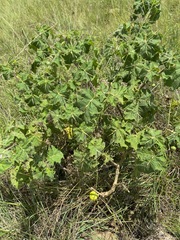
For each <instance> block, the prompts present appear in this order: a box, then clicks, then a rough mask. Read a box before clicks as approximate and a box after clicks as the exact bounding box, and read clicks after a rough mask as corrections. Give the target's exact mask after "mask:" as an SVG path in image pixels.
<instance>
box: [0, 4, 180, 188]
mask: <svg viewBox="0 0 180 240" xmlns="http://www.w3.org/2000/svg"><path fill="white" fill-rule="evenodd" d="M159 14H160V3H159V1H154V0H152V1H140V0H136V1H135V2H134V13H133V14H132V17H131V21H130V22H128V23H125V24H123V25H122V26H120V27H119V29H118V30H117V31H116V32H115V33H114V34H113V36H112V37H111V38H110V39H108V40H107V43H106V45H105V46H103V47H102V48H97V47H96V46H95V41H94V40H93V38H90V37H87V36H82V35H80V33H78V32H76V31H72V32H69V34H67V35H63V34H61V33H56V32H54V31H52V29H50V28H48V27H47V26H42V27H41V28H40V29H38V37H36V38H34V39H33V41H32V42H31V45H30V51H31V53H32V58H33V61H32V64H31V68H30V70H27V69H24V70H22V69H20V68H19V69H18V70H16V74H14V73H13V70H12V71H9V68H8V72H6V71H5V68H4V67H1V69H2V70H3V72H2V74H3V76H4V78H5V79H6V80H7V79H11V81H13V82H14V84H15V85H16V87H17V92H18V93H17V94H16V96H15V100H16V102H17V104H18V105H19V106H20V112H21V114H22V115H23V116H24V117H26V119H27V120H26V121H25V122H24V123H21V124H16V125H15V126H13V125H12V126H9V127H8V128H7V130H6V136H7V137H6V139H5V141H2V144H1V149H2V150H1V151H2V157H1V159H0V161H1V162H0V164H1V165H0V166H1V168H0V169H1V172H4V171H7V169H9V171H10V174H11V181H12V183H13V184H14V185H15V186H16V187H20V186H21V185H22V184H24V183H26V184H30V183H32V182H33V181H35V180H37V179H38V180H51V181H52V180H55V179H56V176H57V175H58V174H60V173H58V172H57V166H60V167H61V168H62V169H64V168H66V167H67V166H68V165H69V164H70V165H72V166H73V167H74V168H77V169H78V171H79V172H88V171H92V170H95V169H98V168H99V167H100V166H102V165H106V164H108V163H109V164H110V163H111V162H114V163H115V164H118V165H121V166H124V167H127V166H128V167H129V168H131V172H130V173H129V174H130V176H132V175H135V176H138V175H139V174H140V173H142V172H146V173H150V172H152V171H155V172H156V171H164V170H166V167H167V164H168V156H167V141H169V140H168V138H169V136H166V135H165V134H164V132H163V130H160V129H157V128H156V127H155V126H156V124H155V116H156V114H157V113H158V104H157V102H156V101H155V100H154V95H155V93H154V92H153V90H152V87H153V85H154V84H155V85H156V84H157V83H158V82H160V81H161V79H162V80H163V81H164V84H165V85H167V86H168V87H170V88H173V89H177V88H178V87H179V86H180V81H179V64H178V57H177V56H175V55H174V54H173V53H168V52H167V51H166V49H165V47H164V46H162V44H161V35H160V34H157V33H154V32H153V31H152V26H151V25H152V23H154V22H155V21H156V20H157V19H158V18H159ZM178 131H179V130H178ZM177 134H179V133H177ZM7 149H8V150H7ZM177 150H178V149H177ZM3 151H7V154H8V159H9V160H8V161H9V165H8V166H7V164H6V165H3V164H4V161H5V154H4V152H3ZM132 166H133V167H132ZM59 178H61V176H59Z"/></svg>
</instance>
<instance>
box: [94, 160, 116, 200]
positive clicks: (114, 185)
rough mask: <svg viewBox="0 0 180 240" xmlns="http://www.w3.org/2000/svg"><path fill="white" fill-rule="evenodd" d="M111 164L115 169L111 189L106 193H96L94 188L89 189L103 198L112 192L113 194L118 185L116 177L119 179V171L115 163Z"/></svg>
mask: <svg viewBox="0 0 180 240" xmlns="http://www.w3.org/2000/svg"><path fill="white" fill-rule="evenodd" d="M112 164H113V165H114V166H115V167H116V173H115V178H114V182H113V185H112V187H111V189H110V190H109V191H106V192H98V191H97V190H96V189H94V188H92V187H91V188H90V189H91V190H93V191H95V192H97V194H98V195H99V196H101V197H103V198H105V197H108V196H110V195H111V194H112V193H113V192H115V190H116V186H117V184H118V177H119V174H120V171H119V164H117V163H114V162H112Z"/></svg>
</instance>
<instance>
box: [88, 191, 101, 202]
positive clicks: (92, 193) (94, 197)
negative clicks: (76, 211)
mask: <svg viewBox="0 0 180 240" xmlns="http://www.w3.org/2000/svg"><path fill="white" fill-rule="evenodd" d="M98 196H99V195H98V193H97V192H95V191H91V192H90V194H89V198H90V199H91V201H96V200H97V199H98Z"/></svg>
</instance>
